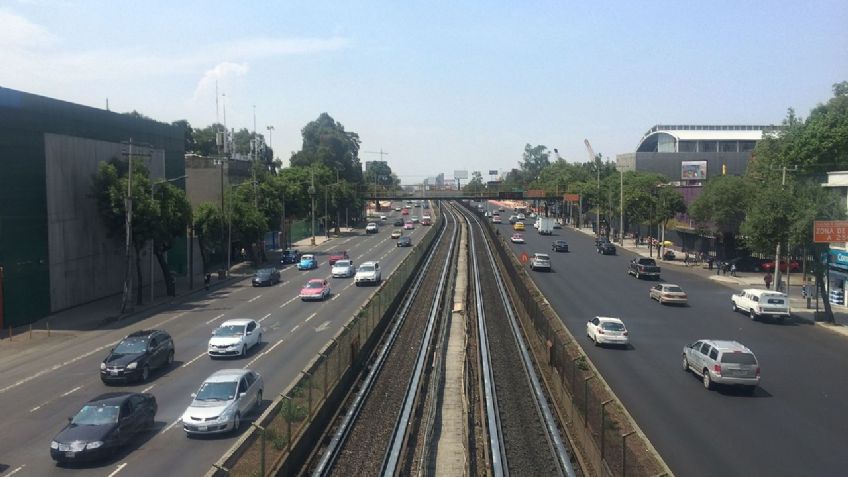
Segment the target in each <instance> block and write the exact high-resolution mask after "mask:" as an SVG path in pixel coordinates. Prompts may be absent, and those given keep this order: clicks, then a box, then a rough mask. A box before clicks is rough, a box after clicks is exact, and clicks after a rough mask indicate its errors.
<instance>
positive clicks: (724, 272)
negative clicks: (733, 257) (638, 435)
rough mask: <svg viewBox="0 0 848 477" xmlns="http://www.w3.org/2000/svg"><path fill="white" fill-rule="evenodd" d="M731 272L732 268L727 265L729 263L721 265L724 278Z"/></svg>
mask: <svg viewBox="0 0 848 477" xmlns="http://www.w3.org/2000/svg"><path fill="white" fill-rule="evenodd" d="M729 270H730V266H729V265H728V264H727V262H725V263H722V264H721V274H722V275H724V276H725V277H726V276H727V272H728V271H729Z"/></svg>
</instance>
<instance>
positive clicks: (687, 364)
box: [683, 354, 689, 373]
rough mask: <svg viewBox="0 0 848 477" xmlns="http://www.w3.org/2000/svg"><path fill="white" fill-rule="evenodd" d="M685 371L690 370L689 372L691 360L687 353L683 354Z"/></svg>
mask: <svg viewBox="0 0 848 477" xmlns="http://www.w3.org/2000/svg"><path fill="white" fill-rule="evenodd" d="M683 372H684V373H688V372H689V360H688V359H686V355H685V354H684V355H683Z"/></svg>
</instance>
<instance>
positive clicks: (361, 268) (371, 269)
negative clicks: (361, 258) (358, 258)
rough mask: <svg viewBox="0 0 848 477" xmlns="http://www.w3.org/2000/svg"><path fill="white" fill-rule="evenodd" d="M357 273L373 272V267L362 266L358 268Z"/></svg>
mask: <svg viewBox="0 0 848 477" xmlns="http://www.w3.org/2000/svg"><path fill="white" fill-rule="evenodd" d="M359 271H360V272H373V271H374V266H373V265H363V266H361V267H359Z"/></svg>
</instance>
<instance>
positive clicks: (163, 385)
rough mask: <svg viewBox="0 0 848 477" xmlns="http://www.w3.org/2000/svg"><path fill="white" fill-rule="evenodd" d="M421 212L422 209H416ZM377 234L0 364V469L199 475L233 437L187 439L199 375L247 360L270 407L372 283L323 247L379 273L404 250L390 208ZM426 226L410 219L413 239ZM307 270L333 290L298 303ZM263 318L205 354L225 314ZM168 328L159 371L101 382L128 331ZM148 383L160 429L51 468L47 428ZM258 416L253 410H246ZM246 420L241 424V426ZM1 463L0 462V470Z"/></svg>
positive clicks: (119, 476)
mask: <svg viewBox="0 0 848 477" xmlns="http://www.w3.org/2000/svg"><path fill="white" fill-rule="evenodd" d="M416 212H417V213H418V215H421V212H422V211H421V209H414V211H413V212H412V213H416ZM396 214H399V213H397V212H390V213H389V215H390V216H389V220H388V221H387V222H384V225H383V226H382V227H381V230H380V232H379V233H377V234H373V235H365V234H361V235H357V236H352V237H348V238H340V239H335V240H332V241H330V242H327V243H326V244H324V245H322V246H320V247H317V249H316V253H317V254H318V262H319V267H318V269H316V270H310V271H302V272H301V271H298V270H296V269H295V267H294V266H293V265H291V266H287V267H286V268H285V269H284V270H283V271H282V282H281V283H280V284H278V285H275V286H272V287H263V288H253V287H251V284H250V280H249V279H245V280H242V281H240V282H238V283H237V284H235V285H233V286H229V287H226V288H223V289H220V290H217V291H214V292H211V293H209V294H207V295H204V296H200V297H198V298H196V299H194V300H191V301H188V302H185V303H183V304H181V305H178V306H175V307H173V308H171V309H168V310H165V311H163V312H161V313H158V314H156V315H154V316H151V317H149V318H146V319H144V320H142V321H138V322H136V323H134V324H133V325H131V326H123V327H121V328H116V329H106V330H98V331H93V332H86V333H84V334H80V335H79V336H78V337H77V338H74V339H72V340H69V341H66V342H63V343H62V345H61V346H56V347H54V348H50V349H48V350H46V351H45V352H42V353H39V354H38V355H33V353H24V354H23V356H22V357H21V358H19V359H9V360H4V362H3V363H0V415H2V416H3V418H2V422H3V425H2V426H0V442H2V444H0V475H3V476H6V475H12V474H13V473H14V475H16V476H39V477H40V476H50V475H81V476H82V475H84V476H104V477H106V476H110V477H124V476H139V477H142V476H150V475H161V476H170V475H185V476H191V475H203V474H204V473H205V472H206V471H207V470H208V469H209V468H210V467H211V465H212V464H213V463H214V462H215V461H216V460H217V459H218V458H219V457H220V456H221V455H222V454H223V453H224V452H225V451H226V450H227V449H228V448H229V447H230V446H231V445H232V444H233V442H234V441H235V439H236V438H237V436H232V435H229V436H222V437H216V438H196V439H187V438H186V436H185V433H184V432H183V430H182V427H181V425H180V423H179V421H178V419H179V417H180V416H181V415H182V412H183V411H184V410H185V408H186V406H187V405H188V403H189V401H190V394H191V393H192V392H194V391H195V390H196V389H197V387H198V386H199V385H200V383H201V382H202V381H203V379H204V378H206V377H207V376H209V375H210V374H212V373H213V372H214V371H216V370H218V369H223V368H242V367H248V368H251V369H254V370H256V371H259V372H260V373H261V374H262V375H263V377H264V380H265V396H266V399H265V402H264V404H263V405H264V406H267V405H268V403H269V402H270V398H272V397H273V396H274V395H275V394H276V393H278V392H280V391H282V390H283V389H284V388H285V387H286V386H287V385H288V384H289V383H291V382H292V381H293V380H295V379H296V378H297V377H298V375H299V372H300V371H301V370H302V369H303V368H304V367H305V365H306V364H307V363H308V362H309V360H310V359H311V358H312V357H313V356H315V355H316V354H317V353H318V351H319V350H320V349H321V348H322V347H323V346H324V345H325V344H326V343H327V342H328V340H329V339H330V338H332V337H333V336H334V335H335V334H336V333H337V332H338V330H339V329H340V328H341V326H342V325H343V324H344V323H345V322H346V321H347V320H348V319H349V318H350V317H351V316H352V315H353V314H354V313H355V312H356V310H358V309H359V307H360V306H362V305H363V304H364V303H365V302H366V301H367V299H368V297H369V296H370V294H371V293H372V292H373V291H374V289H373V288H371V287H355V286H354V284H353V279H352V278H349V279H332V278H330V266H329V265H328V264H327V254H328V252H330V251H334V250H347V251H348V253H349V254H350V256H351V258H352V259H353V260H354V263H355V264H359V263H362V262H364V261H368V260H379V261H380V263H381V267H382V269H383V278H384V279H385V278H387V277H388V276H389V274H390V273H391V272H392V271H393V270H394V269H395V268H396V267H397V266H398V265H399V264H400V262H401V261H402V260H403V258H404V257H405V256H406V255H407V254H408V253H409V250H410V248H399V247H396V246H395V241H394V240H391V239H390V238H389V234H390V230H391V229H392V225H391V223H392V220H393V218H394V217H393V216H394V215H396ZM426 230H427V227H422V226H416V229H415V230H414V231H406V232H407V234H410V235H411V237H412V240H413V244H415V243H417V239H418V238H419V237H421V236H422V235H423V233H424V232H425V231H426ZM308 278H328V279H330V280H331V285H332V293H333V294H332V297H331V298H330V300H328V301H325V302H301V301H300V300H299V299H298V298H297V294H298V292H299V291H300V287H301V286H303V284H304V283H305V282H306V280H307V279H308ZM237 317H238V318H253V319H256V320H259V321H261V324H262V327H263V328H264V332H263V343H262V344H261V345H260V346H258V347H256V348H254V349H253V350H252V351H251V352H250V353H249V355H248V356H247V357H246V358H243V359H227V360H215V361H213V360H211V359H210V358H209V357H208V356H207V355H206V345H207V342H208V339H209V336H210V333H211V331H212V330H213V329H214V328H215V327H216V326H217V325H218V324H219V323H221V322H222V321H224V320H226V319H230V318H237ZM151 328H158V329H164V330H166V331H167V332H168V333H170V334H171V336H173V338H174V342H175V345H176V360H175V363H174V365H173V366H172V367H170V368H169V369H167V370H165V371H164V372H158V373H154V374H153V375H152V377H151V379H150V380H149V381H148V382H146V383H143V384H138V385H129V386H117V387H116V386H112V387H108V386H105V385H104V384H102V383H101V382H100V378H99V371H98V370H99V365H100V361H101V360H102V359H103V357H104V356H105V355H106V353H107V352H108V351H109V349H110V348H111V347H112V346H114V344H115V343H116V342H117V341H118V340H120V339H121V338H122V337H123V336H125V335H126V334H128V333H129V332H131V331H133V330H137V329H151ZM121 390H131V391H145V392H150V393H152V394H153V395H155V396H156V399H157V402H158V405H159V411H158V413H157V416H156V429H155V431H153V432H150V433H148V434H147V435H145V436H144V437H142V438H140V439H137V440H135V441H134V442H132V443H131V444H130V445H129V446H128V447H127V448H126V449H125V450H124V451H122V452H120V453H119V454H118V455H116V456H114V458H111V459H108V460H106V461H103V462H98V463H94V464H91V465H86V466H81V467H75V468H59V467H56V466H55V464H54V463H53V461H52V460H51V459H50V454H49V444H50V441H51V439H52V438H53V436H54V435H55V434H56V432H58V431H59V430H60V429H61V428H62V426H63V425H64V424H65V423H66V420H67V418H68V416H71V415H73V414H74V413H75V412H76V411H77V410H78V409H79V408H80V407H81V405H82V404H83V403H84V402H85V401H87V400H88V399H90V398H92V397H94V396H96V395H98V394H100V393H104V392H109V391H121ZM250 417H251V418H252V417H255V416H250ZM246 427H247V426H243V428H242V429H243V430H244V429H245V428H246ZM3 469H5V470H3Z"/></svg>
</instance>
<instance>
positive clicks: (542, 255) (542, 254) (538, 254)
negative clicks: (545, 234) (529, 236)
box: [533, 252, 548, 257]
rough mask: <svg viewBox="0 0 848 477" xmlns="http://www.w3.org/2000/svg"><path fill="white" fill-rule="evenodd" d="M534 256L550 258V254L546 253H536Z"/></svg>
mask: <svg viewBox="0 0 848 477" xmlns="http://www.w3.org/2000/svg"><path fill="white" fill-rule="evenodd" d="M533 255H535V256H537V257H547V256H548V254H546V253H541V252H534V253H533Z"/></svg>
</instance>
